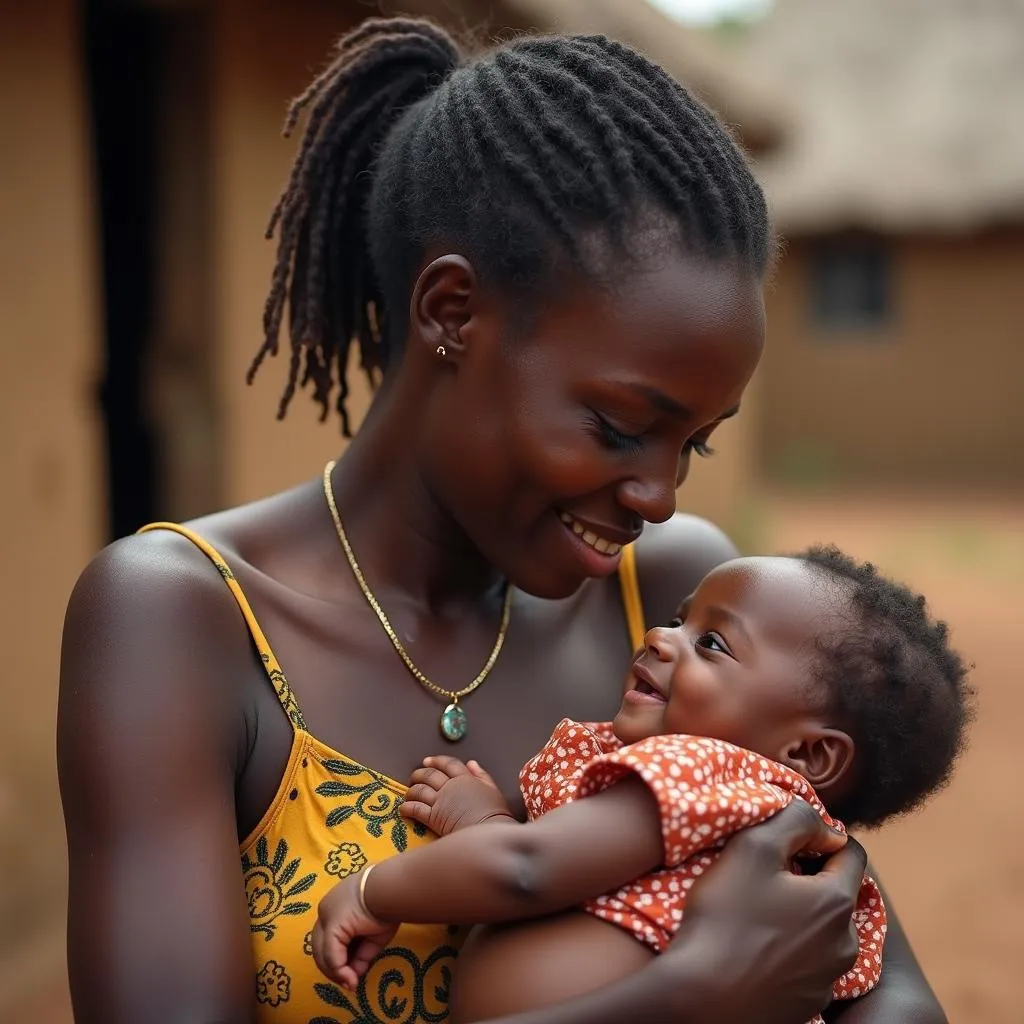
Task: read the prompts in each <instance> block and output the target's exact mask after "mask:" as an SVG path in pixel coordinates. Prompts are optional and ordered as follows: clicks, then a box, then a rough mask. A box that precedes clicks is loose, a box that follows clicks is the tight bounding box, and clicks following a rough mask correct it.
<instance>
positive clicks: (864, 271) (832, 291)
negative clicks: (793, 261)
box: [811, 239, 892, 331]
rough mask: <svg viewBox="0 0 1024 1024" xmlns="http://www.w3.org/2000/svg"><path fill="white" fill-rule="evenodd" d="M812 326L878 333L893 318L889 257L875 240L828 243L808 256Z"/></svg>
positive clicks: (821, 244) (880, 243) (839, 240)
mask: <svg viewBox="0 0 1024 1024" xmlns="http://www.w3.org/2000/svg"><path fill="white" fill-rule="evenodd" d="M811 302H812V312H813V316H814V321H815V323H816V324H817V325H818V326H819V327H821V328H823V329H825V330H828V331H843V330H864V329H869V330H870V329H877V328H879V327H883V326H885V325H886V324H887V323H888V321H889V318H890V316H891V314H892V258H891V254H890V252H889V249H888V247H887V246H886V245H885V243H884V242H883V241H882V240H880V239H877V240H876V239H830V240H828V241H823V242H820V243H819V244H818V245H817V247H816V248H815V249H814V251H813V253H812V257H811Z"/></svg>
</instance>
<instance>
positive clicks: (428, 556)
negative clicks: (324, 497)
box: [331, 395, 503, 613]
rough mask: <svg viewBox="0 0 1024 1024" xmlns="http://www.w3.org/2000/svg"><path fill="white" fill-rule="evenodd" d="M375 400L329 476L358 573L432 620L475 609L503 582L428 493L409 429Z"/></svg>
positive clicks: (374, 587)
mask: <svg viewBox="0 0 1024 1024" xmlns="http://www.w3.org/2000/svg"><path fill="white" fill-rule="evenodd" d="M382 398H384V396H383V395H380V396H378V397H377V400H376V402H375V406H376V407H377V408H375V409H371V413H370V414H369V415H368V416H367V418H366V421H365V422H364V423H363V425H362V427H361V428H360V429H359V432H358V434H357V435H356V437H355V438H354V440H353V441H352V443H351V444H350V445H349V447H348V450H347V451H346V452H345V454H344V456H343V457H342V458H341V459H339V460H338V464H337V465H336V466H335V468H334V471H333V472H332V474H331V482H332V486H333V488H334V496H335V501H336V503H337V507H338V512H339V514H340V516H341V520H342V523H343V525H344V528H345V533H346V534H347V536H348V540H349V543H350V544H351V546H352V551H353V553H354V555H355V557H356V560H357V561H358V563H359V567H360V569H361V570H362V571H363V573H364V574H365V575H366V577H367V582H368V583H369V585H370V587H371V589H373V590H374V591H375V592H378V591H379V592H381V593H384V594H386V593H387V592H389V591H391V592H395V591H397V592H398V593H399V594H402V595H405V596H406V597H408V598H410V599H412V600H413V601H416V602H417V603H423V604H426V605H427V607H429V608H430V609H431V611H433V612H435V613H440V612H442V611H448V612H451V611H452V610H453V606H454V609H455V610H461V609H462V608H464V607H465V606H466V604H467V603H468V604H477V605H478V604H479V601H480V599H481V597H483V596H484V595H486V594H488V593H492V592H496V591H498V590H499V589H500V588H501V586H502V582H503V578H502V576H501V574H500V573H498V572H497V571H496V570H495V569H494V567H493V566H492V565H491V564H490V563H489V562H487V560H486V559H485V558H484V557H483V556H482V555H481V554H480V552H479V551H478V550H477V548H476V547H475V546H474V545H473V544H472V542H471V541H470V540H469V538H468V537H467V536H466V534H465V533H464V532H463V530H462V528H461V527H460V526H459V525H458V523H457V522H455V520H454V519H453V517H452V516H451V514H450V513H449V512H448V510H447V509H445V508H444V507H443V506H442V505H441V504H440V502H439V501H438V499H437V497H436V495H435V494H433V493H432V491H431V489H430V487H429V485H428V483H427V481H426V480H425V479H424V477H423V474H422V472H421V471H420V468H419V466H418V464H417V462H416V455H415V451H414V446H412V445H410V444H409V433H408V426H407V425H406V424H404V423H395V422H394V420H393V419H392V418H391V417H389V416H387V415H384V414H382V410H381V408H380V406H381V404H382V403H381V399H382ZM395 419H398V418H397V417H396V418H395ZM378 596H380V594H378Z"/></svg>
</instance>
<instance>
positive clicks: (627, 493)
mask: <svg viewBox="0 0 1024 1024" xmlns="http://www.w3.org/2000/svg"><path fill="white" fill-rule="evenodd" d="M680 482H682V481H680ZM618 499H619V504H620V505H622V507H623V508H626V509H629V511H630V512H633V513H635V514H636V515H638V516H640V517H641V518H643V520H644V521H645V522H648V523H663V522H665V520H666V519H670V518H671V517H672V514H673V513H674V512H675V510H676V477H675V476H674V475H672V474H659V475H658V476H656V477H653V476H652V477H646V478H636V477H634V478H633V479H630V480H624V481H623V482H622V483H621V484H620V485H619V494H618Z"/></svg>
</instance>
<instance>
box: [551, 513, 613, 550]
mask: <svg viewBox="0 0 1024 1024" xmlns="http://www.w3.org/2000/svg"><path fill="white" fill-rule="evenodd" d="M558 518H559V519H561V520H562V522H563V523H565V525H566V526H568V527H569V529H570V530H572V532H573V533H575V534H576V536H577V537H579V538H580V540H582V541H583V543H584V544H586V545H588V546H589V547H592V548H593V549H594V550H595V551H600V552H601V554H602V555H617V554H618V553H619V552H620V551H621V550H622V545H621V544H616V543H615V542H614V541H610V540H605V539H604V537H598V535H597V534H596V533H593V532H592V531H591V530H588V529H587V528H586V527H584V526H581V525H580V524H579V523H578V522H576V520H575V519H573V517H572V516H571V515H569V513H568V512H559V513H558Z"/></svg>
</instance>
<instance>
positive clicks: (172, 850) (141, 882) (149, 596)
mask: <svg viewBox="0 0 1024 1024" xmlns="http://www.w3.org/2000/svg"><path fill="white" fill-rule="evenodd" d="M184 545H185V542H184V541H180V540H179V539H178V538H173V539H172V538H170V537H162V536H161V537H141V538H131V539H128V540H125V541H121V542H119V543H118V544H116V545H114V546H113V547H112V548H108V549H107V550H106V551H104V552H103V553H101V554H100V556H99V557H98V558H97V559H96V561H95V562H94V563H93V564H92V565H91V566H90V567H89V568H88V569H86V571H85V573H84V574H83V575H82V578H81V579H80V580H79V582H78V585H77V586H76V588H75V591H74V594H73V595H72V597H71V601H70V604H69V607H68V612H67V617H66V621H65V626H64V641H63V649H62V655H61V683H60V702H59V709H58V724H57V749H58V769H59V775H60V787H61V796H62V799H63V806H64V817H65V822H66V827H67V838H68V852H69V865H70V891H69V906H68V968H69V975H70V982H71V993H72V1001H73V1004H74V1012H75V1021H76V1024H93V1022H95V1024H99V1022H103V1024H138V1022H139V1021H146V1022H147V1024H207V1022H212V1021H217V1022H218V1024H249V1022H250V1021H252V1019H253V1009H254V999H253V972H252V952H251V945H250V942H251V940H250V936H249V923H248V913H247V909H246V902H245V889H244V886H243V883H242V875H241V868H240V862H239V857H238V839H237V832H236V826H235V813H234V797H233V792H234V772H235V765H236V761H237V759H238V757H240V756H241V755H240V754H239V750H240V746H241V745H240V743H239V735H238V723H239V721H240V717H239V716H238V715H235V714H234V711H235V710H237V709H238V708H239V707H240V706H241V705H240V704H239V703H232V701H231V700H230V699H228V698H226V697H225V694H231V693H232V688H231V687H230V686H228V685H225V683H226V681H228V680H230V679H232V678H238V677H239V676H240V675H244V670H243V671H242V672H240V671H239V669H238V666H239V664H241V665H243V666H244V665H246V662H245V661H241V662H239V661H238V660H237V659H240V658H245V659H248V658H250V657H251V654H250V652H249V651H248V645H247V643H246V641H247V637H246V635H245V631H244V629H243V628H241V626H240V623H239V620H238V615H237V611H236V610H235V608H234V606H233V605H232V604H230V595H228V594H227V593H226V591H225V590H224V589H223V584H222V583H221V582H220V580H219V578H218V577H217V576H216V574H215V573H213V572H212V571H211V570H210V567H209V565H208V564H205V560H203V561H204V564H203V565H196V557H195V555H193V553H192V551H191V548H189V550H188V551H186V550H185V548H184ZM196 554H197V553H196Z"/></svg>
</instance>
